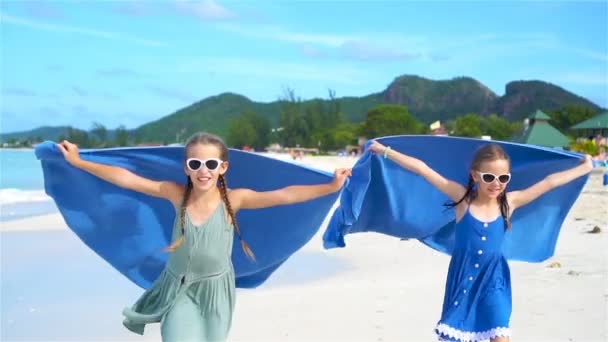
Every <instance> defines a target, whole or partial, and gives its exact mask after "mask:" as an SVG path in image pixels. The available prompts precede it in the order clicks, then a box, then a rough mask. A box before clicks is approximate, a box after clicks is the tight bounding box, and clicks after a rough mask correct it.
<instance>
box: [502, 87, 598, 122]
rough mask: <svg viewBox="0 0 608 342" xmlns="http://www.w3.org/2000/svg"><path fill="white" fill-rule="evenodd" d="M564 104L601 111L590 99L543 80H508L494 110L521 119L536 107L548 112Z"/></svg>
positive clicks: (509, 117)
mask: <svg viewBox="0 0 608 342" xmlns="http://www.w3.org/2000/svg"><path fill="white" fill-rule="evenodd" d="M566 105H578V106H583V107H587V108H589V109H591V110H593V111H595V112H600V111H601V108H600V107H599V106H597V105H595V104H594V103H592V102H591V101H589V100H587V99H585V98H583V97H580V96H578V95H576V94H573V93H571V92H569V91H567V90H565V89H563V88H561V87H558V86H556V85H554V84H551V83H547V82H543V81H516V82H510V83H509V84H507V88H506V92H505V95H504V96H502V97H501V98H500V99H499V100H498V101H497V103H496V110H495V111H496V112H497V113H500V114H502V115H503V116H504V117H505V118H507V119H509V120H522V119H524V118H526V117H527V116H529V115H530V114H531V113H534V112H535V111H536V110H537V109H541V110H543V111H544V112H548V111H552V110H556V109H559V108H562V107H564V106H566Z"/></svg>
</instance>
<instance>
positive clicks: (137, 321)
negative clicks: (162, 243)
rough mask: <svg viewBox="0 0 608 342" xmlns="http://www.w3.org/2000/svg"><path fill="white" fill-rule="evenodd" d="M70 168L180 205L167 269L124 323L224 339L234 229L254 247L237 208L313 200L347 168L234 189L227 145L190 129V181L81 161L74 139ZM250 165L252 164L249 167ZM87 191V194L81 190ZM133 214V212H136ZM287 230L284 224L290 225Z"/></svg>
mask: <svg viewBox="0 0 608 342" xmlns="http://www.w3.org/2000/svg"><path fill="white" fill-rule="evenodd" d="M57 146H58V148H59V149H60V151H61V152H62V154H63V155H64V157H65V159H66V160H67V161H68V162H69V163H70V164H71V165H73V166H75V167H77V168H80V169H82V170H84V171H87V172H89V173H91V174H93V175H95V176H97V177H99V178H101V179H103V180H105V181H107V182H110V183H113V184H115V185H117V186H119V187H123V188H127V189H131V190H134V191H137V192H141V193H143V194H146V195H150V196H154V197H160V198H164V199H166V200H168V201H170V202H171V203H172V204H173V206H174V208H175V211H176V219H175V222H174V225H173V233H172V234H173V235H172V236H173V237H172V239H173V242H172V243H171V245H169V246H168V247H167V250H168V251H169V252H171V255H170V256H169V259H168V261H167V264H166V266H165V269H164V270H163V272H162V273H161V274H160V276H159V277H158V278H157V279H156V281H155V282H154V284H153V285H152V287H151V288H150V289H148V290H147V291H145V293H144V294H143V295H142V296H141V297H140V298H139V300H137V302H136V303H135V304H134V305H133V307H131V308H127V309H125V310H124V311H123V314H124V316H125V320H124V325H125V326H126V327H127V328H128V329H129V330H131V331H133V332H135V333H138V334H143V332H144V328H145V325H146V324H148V323H157V322H160V324H161V327H160V332H161V336H162V339H163V341H166V342H169V341H176V342H177V341H224V340H226V338H227V336H228V334H229V331H230V327H231V324H232V314H233V311H234V306H235V273H234V269H233V265H232V259H231V254H232V243H233V238H234V234H237V237H238V238H239V240H240V241H241V245H242V248H243V250H244V251H245V253H246V254H247V255H248V256H249V257H250V258H252V259H254V254H253V252H252V251H251V250H250V249H249V247H248V246H247V244H246V243H245V241H243V240H242V239H241V235H240V231H239V226H238V224H237V221H236V213H237V212H238V211H239V210H240V209H256V208H266V207H272V206H278V205H286V204H292V203H299V202H304V201H309V200H312V199H315V198H318V197H321V196H325V195H328V194H330V193H334V192H336V191H339V190H340V189H341V188H342V186H343V185H344V182H345V181H346V178H347V177H348V176H350V174H351V170H350V169H337V170H336V171H335V173H334V179H333V181H332V182H331V183H327V184H318V185H305V186H304V185H303V186H300V185H294V186H288V187H285V188H282V189H278V190H273V191H264V192H256V191H253V190H249V189H234V190H229V189H228V186H227V184H226V179H225V177H224V175H225V173H226V171H227V170H228V148H227V147H226V145H225V144H224V142H223V141H222V140H221V139H220V138H219V137H217V136H215V135H212V134H207V133H197V134H195V135H193V136H192V137H191V138H190V139H189V140H188V142H187V143H186V146H185V154H186V160H184V172H185V175H186V177H187V184H186V185H185V186H183V185H180V184H177V183H174V182H170V181H156V180H151V179H146V178H143V177H141V176H138V175H136V174H134V173H132V172H130V171H128V170H126V169H123V168H120V167H116V166H110V165H105V164H98V163H94V162H90V161H87V160H83V159H81V158H80V156H79V152H78V148H77V146H76V145H74V144H72V143H70V142H68V141H63V142H62V143H60V144H58V145H57ZM250 167H255V166H253V165H251V166H250ZM83 196H86V193H83ZM133 215H136V213H133ZM285 229H289V227H288V225H287V224H286V228H285Z"/></svg>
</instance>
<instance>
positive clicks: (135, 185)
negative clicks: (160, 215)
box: [57, 140, 184, 205]
mask: <svg viewBox="0 0 608 342" xmlns="http://www.w3.org/2000/svg"><path fill="white" fill-rule="evenodd" d="M57 147H58V148H59V150H60V151H61V153H62V154H63V156H64V157H65V159H66V161H67V162H68V163H70V164H72V165H73V166H74V167H77V168H79V169H81V170H83V171H86V172H88V173H90V174H92V175H94V176H97V177H99V178H101V179H103V180H105V181H107V182H110V183H112V184H114V185H117V186H119V187H121V188H125V189H129V190H133V191H137V192H141V193H144V194H147V195H150V196H154V197H161V198H165V199H167V200H169V201H171V202H172V203H173V204H175V205H179V204H180V201H181V198H182V195H183V191H184V188H183V186H181V185H179V184H176V183H173V182H167V181H155V180H151V179H147V178H144V177H141V176H138V175H136V174H134V173H132V172H131V171H129V170H127V169H123V168H121V167H118V166H112V165H105V164H99V163H94V162H91V161H88V160H83V159H81V158H80V155H79V154H78V147H77V146H76V145H74V144H72V143H70V142H69V141H67V140H64V141H63V142H61V143H60V144H57Z"/></svg>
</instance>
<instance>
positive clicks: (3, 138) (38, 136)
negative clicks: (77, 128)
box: [0, 126, 68, 142]
mask: <svg viewBox="0 0 608 342" xmlns="http://www.w3.org/2000/svg"><path fill="white" fill-rule="evenodd" d="M67 131H68V127H67V126H54V127H51V126H42V127H38V128H35V129H32V130H29V131H22V132H14V133H6V134H0V142H7V141H10V140H30V139H31V140H56V139H57V137H59V136H61V135H66V134H67Z"/></svg>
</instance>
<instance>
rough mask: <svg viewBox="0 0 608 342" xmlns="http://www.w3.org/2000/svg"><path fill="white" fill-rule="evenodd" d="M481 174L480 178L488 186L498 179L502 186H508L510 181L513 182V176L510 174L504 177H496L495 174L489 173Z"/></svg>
mask: <svg viewBox="0 0 608 342" xmlns="http://www.w3.org/2000/svg"><path fill="white" fill-rule="evenodd" d="M477 173H478V174H479V176H480V177H481V180H482V181H483V182H484V183H486V184H491V183H493V182H494V181H495V180H496V179H498V181H499V182H500V183H501V184H507V183H509V181H510V180H511V174H510V173H505V174H504V175H498V176H497V175H495V174H493V173H489V172H479V171H478V172H477Z"/></svg>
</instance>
